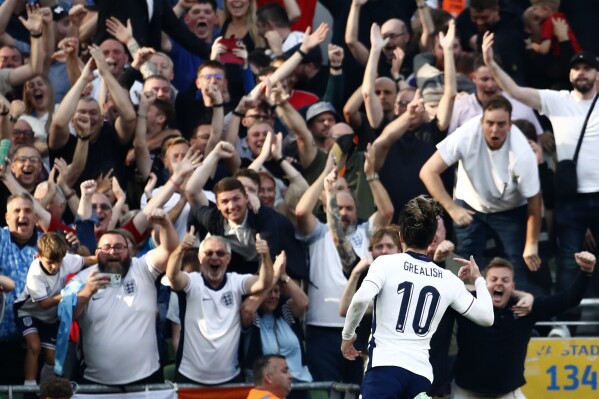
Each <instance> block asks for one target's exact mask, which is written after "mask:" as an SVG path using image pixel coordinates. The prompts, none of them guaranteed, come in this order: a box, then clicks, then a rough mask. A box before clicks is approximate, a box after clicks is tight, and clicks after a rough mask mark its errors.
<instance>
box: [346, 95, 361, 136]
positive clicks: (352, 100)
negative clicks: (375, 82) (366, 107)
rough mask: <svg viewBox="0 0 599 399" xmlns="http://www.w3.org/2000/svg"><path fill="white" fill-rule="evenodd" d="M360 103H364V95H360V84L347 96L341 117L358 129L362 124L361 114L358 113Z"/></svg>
mask: <svg viewBox="0 0 599 399" xmlns="http://www.w3.org/2000/svg"><path fill="white" fill-rule="evenodd" d="M362 104H364V96H363V95H362V86H360V87H358V88H357V89H356V91H354V92H353V93H352V95H351V96H349V98H348V99H347V102H346V103H345V105H344V106H343V119H345V121H346V122H347V123H348V124H349V125H350V126H351V127H353V128H354V129H359V128H360V126H362V114H360V107H361V106H362Z"/></svg>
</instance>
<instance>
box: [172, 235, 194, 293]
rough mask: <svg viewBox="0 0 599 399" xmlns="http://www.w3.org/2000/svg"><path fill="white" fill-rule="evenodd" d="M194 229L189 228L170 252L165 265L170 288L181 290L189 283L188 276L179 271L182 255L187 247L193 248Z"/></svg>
mask: <svg viewBox="0 0 599 399" xmlns="http://www.w3.org/2000/svg"><path fill="white" fill-rule="evenodd" d="M195 239H196V236H195V229H194V227H193V226H191V227H190V228H189V231H188V232H187V234H185V237H184V238H183V241H181V244H179V246H178V247H177V248H175V250H174V251H173V253H172V254H171V256H170V257H169V259H168V263H167V266H166V277H167V278H168V280H169V281H170V283H171V288H172V289H173V290H175V291H181V290H183V289H184V288H185V287H187V284H189V276H187V274H185V273H183V272H182V271H181V266H182V264H183V256H184V255H185V252H186V251H187V250H188V249H189V248H193V244H194V242H195Z"/></svg>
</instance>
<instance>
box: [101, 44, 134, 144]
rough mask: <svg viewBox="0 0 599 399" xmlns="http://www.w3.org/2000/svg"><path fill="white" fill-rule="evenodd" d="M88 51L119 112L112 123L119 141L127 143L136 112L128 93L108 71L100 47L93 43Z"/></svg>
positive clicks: (131, 136) (131, 132)
mask: <svg viewBox="0 0 599 399" xmlns="http://www.w3.org/2000/svg"><path fill="white" fill-rule="evenodd" d="M89 52H90V54H91V56H92V57H93V59H94V61H95V63H96V66H97V67H98V72H99V73H100V76H102V79H103V80H104V84H105V85H106V88H107V89H108V92H109V93H110V96H111V97H112V100H113V101H114V106H115V109H116V110H117V111H118V113H119V116H118V118H117V119H116V122H115V124H114V127H115V129H116V132H117V135H118V138H119V142H120V143H121V144H123V145H125V144H129V143H130V142H131V139H132V138H133V134H134V133H135V121H136V114H135V110H134V109H133V104H131V100H130V98H129V93H128V92H127V91H126V90H125V89H124V88H123V87H122V86H121V85H120V84H119V82H118V81H117V80H116V78H115V77H114V75H113V74H112V72H110V67H109V66H108V63H106V58H105V57H104V53H103V52H102V50H101V49H100V47H98V46H95V45H93V46H90V47H89Z"/></svg>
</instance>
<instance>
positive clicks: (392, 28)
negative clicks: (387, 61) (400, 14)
mask: <svg viewBox="0 0 599 399" xmlns="http://www.w3.org/2000/svg"><path fill="white" fill-rule="evenodd" d="M381 36H383V39H386V38H388V39H389V41H388V42H387V45H386V46H385V49H384V50H386V51H387V52H386V53H385V55H386V56H389V54H388V51H391V52H393V50H394V49H395V48H396V47H400V48H402V49H405V48H406V45H407V44H408V41H409V40H410V34H409V33H408V28H407V27H406V24H405V23H404V22H403V21H402V20H401V19H397V18H391V19H388V20H387V21H385V23H384V24H383V25H382V26H381Z"/></svg>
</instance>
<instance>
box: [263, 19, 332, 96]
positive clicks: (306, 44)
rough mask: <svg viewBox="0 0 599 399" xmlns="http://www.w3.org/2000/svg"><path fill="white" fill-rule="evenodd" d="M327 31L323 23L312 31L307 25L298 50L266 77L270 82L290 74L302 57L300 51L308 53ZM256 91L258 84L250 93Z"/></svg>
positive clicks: (277, 80) (326, 26)
mask: <svg viewBox="0 0 599 399" xmlns="http://www.w3.org/2000/svg"><path fill="white" fill-rule="evenodd" d="M328 32H329V25H327V24H325V23H322V24H320V26H319V27H318V29H316V30H315V31H314V32H312V30H311V28H310V27H308V28H307V29H306V32H305V33H304V41H303V42H302V44H301V45H300V47H299V50H298V51H296V52H295V53H293V55H292V56H291V57H289V59H287V61H285V62H284V63H283V64H282V65H281V66H280V67H278V68H277V70H276V71H275V72H274V73H273V74H272V75H271V76H270V77H269V78H268V79H269V80H270V82H271V83H273V84H274V83H276V82H280V81H281V80H283V79H286V78H287V77H288V76H290V75H291V74H292V73H293V72H294V71H295V68H296V67H297V66H298V65H299V64H300V62H301V61H302V59H303V58H304V56H303V55H302V53H303V54H308V53H309V52H310V50H312V49H313V48H314V47H316V46H318V45H319V44H320V43H322V42H323V41H324V40H325V39H326V37H327V33H328ZM258 91H259V86H256V88H255V89H254V90H253V91H252V93H254V94H255V93H257V92H258Z"/></svg>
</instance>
